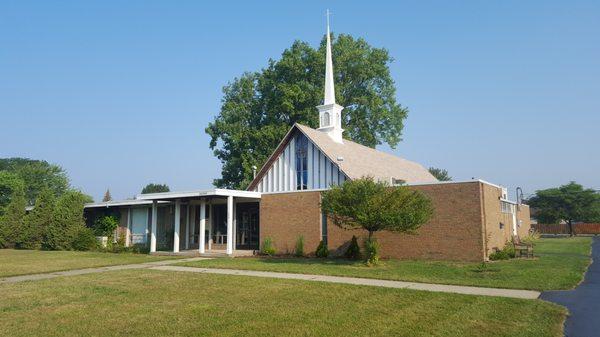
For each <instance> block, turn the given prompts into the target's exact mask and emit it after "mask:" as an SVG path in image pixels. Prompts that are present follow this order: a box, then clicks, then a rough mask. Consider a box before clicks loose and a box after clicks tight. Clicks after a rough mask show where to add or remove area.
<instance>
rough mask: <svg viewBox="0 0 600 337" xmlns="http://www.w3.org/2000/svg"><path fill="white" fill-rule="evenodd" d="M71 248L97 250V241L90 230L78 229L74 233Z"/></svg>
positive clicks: (85, 228)
mask: <svg viewBox="0 0 600 337" xmlns="http://www.w3.org/2000/svg"><path fill="white" fill-rule="evenodd" d="M71 247H72V248H73V249H74V250H92V249H96V248H98V241H97V240H96V236H95V235H94V232H93V231H92V229H91V228H87V227H80V228H78V229H77V231H76V233H75V236H74V240H73V242H72V243H71Z"/></svg>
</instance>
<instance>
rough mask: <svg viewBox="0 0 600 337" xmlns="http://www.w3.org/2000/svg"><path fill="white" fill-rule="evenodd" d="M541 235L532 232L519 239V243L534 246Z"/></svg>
mask: <svg viewBox="0 0 600 337" xmlns="http://www.w3.org/2000/svg"><path fill="white" fill-rule="evenodd" d="M540 237H541V235H540V233H539V232H537V231H535V230H532V231H531V232H530V233H529V234H527V235H525V236H524V237H522V238H521V242H523V243H527V244H534V243H535V242H537V241H538V240H539V239H540Z"/></svg>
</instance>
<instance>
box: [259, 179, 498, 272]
mask: <svg viewBox="0 0 600 337" xmlns="http://www.w3.org/2000/svg"><path fill="white" fill-rule="evenodd" d="M481 186H482V184H481V183H480V182H477V181H474V182H468V183H446V184H432V185H421V186H411V188H414V189H417V190H419V191H421V192H423V193H425V194H426V195H427V196H429V197H430V198H431V200H432V202H433V205H434V208H435V212H434V215H433V218H432V219H431V220H430V221H429V222H428V223H426V224H425V225H423V226H422V227H421V228H420V229H419V230H418V232H417V234H415V235H408V234H397V233H390V232H381V233H378V234H376V238H377V239H378V240H379V242H380V243H381V246H382V256H383V257H392V258H399V259H435V260H462V261H482V260H483V259H484V246H483V242H484V234H483V228H482V217H483V213H484V212H483V209H482V202H481V193H482V192H481ZM319 204H320V192H290V193H276V194H263V195H262V199H261V203H260V216H261V223H260V240H261V244H262V241H263V240H264V239H265V237H271V238H272V239H273V241H274V244H275V246H276V248H277V249H278V252H279V253H285V252H293V250H294V245H295V243H296V239H297V238H298V236H299V235H301V234H302V235H304V239H305V251H306V252H308V253H314V251H315V250H316V247H317V245H318V243H319V241H320V240H321V230H320V228H321V216H320V206H319ZM498 207H499V206H498ZM327 230H328V246H329V248H330V250H332V252H333V253H334V254H335V253H337V254H341V253H343V251H344V250H345V247H346V245H347V243H348V241H349V240H350V239H351V238H352V235H357V236H358V237H359V238H360V239H361V240H360V241H361V244H362V239H364V237H366V232H364V231H362V230H353V231H347V230H343V229H341V228H339V227H337V226H335V225H333V224H332V223H331V221H329V222H328V226H327Z"/></svg>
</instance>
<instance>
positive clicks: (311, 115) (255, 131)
mask: <svg viewBox="0 0 600 337" xmlns="http://www.w3.org/2000/svg"><path fill="white" fill-rule="evenodd" d="M332 48H333V58H334V72H335V82H336V101H337V103H338V104H340V105H342V106H344V107H345V109H344V113H343V120H342V127H343V128H344V129H345V130H346V132H345V134H344V135H345V137H347V138H349V139H351V140H353V141H355V142H358V143H361V144H364V145H366V146H370V147H375V146H376V145H378V144H381V143H387V144H389V145H390V146H391V147H395V146H396V145H397V144H398V142H399V141H400V140H401V135H402V129H403V127H404V119H405V118H406V116H407V113H408V110H407V109H406V108H404V107H402V106H401V105H400V104H398V103H397V102H396V89H395V87H394V81H393V80H392V78H391V76H390V71H389V64H390V63H391V62H392V58H391V57H390V56H389V54H388V51H387V50H385V49H382V48H373V47H372V46H370V45H369V44H368V43H367V42H366V41H365V40H364V39H362V38H358V39H356V38H354V37H352V36H350V35H344V34H342V35H339V36H338V37H337V38H336V39H334V42H333V46H332ZM324 72H325V38H323V40H322V41H321V44H320V46H319V48H318V49H315V48H313V47H311V46H310V45H309V44H308V43H306V42H302V41H296V42H294V43H293V44H292V46H291V47H290V48H288V49H286V50H285V51H284V52H283V54H282V56H281V59H279V60H269V64H268V66H267V67H266V68H265V69H262V70H260V71H257V72H249V73H245V74H243V75H242V76H241V77H239V78H236V79H234V80H233V82H231V83H230V84H228V85H227V86H225V87H224V89H223V93H224V97H223V100H222V106H221V111H220V114H219V115H218V116H217V117H216V118H215V120H214V121H213V122H212V123H210V124H209V126H208V127H207V128H206V133H208V135H210V137H211V141H210V147H211V149H213V150H214V153H215V155H216V156H217V158H219V159H220V160H221V162H222V164H223V167H222V172H221V174H222V176H221V178H220V179H215V181H214V184H215V186H217V187H226V188H245V187H246V186H247V185H248V184H249V183H250V181H251V180H252V167H253V166H259V167H260V166H261V165H262V164H263V163H264V162H265V161H266V159H267V157H268V156H269V155H270V154H271V152H272V151H273V150H274V149H275V147H276V146H277V144H278V143H279V142H280V141H281V139H282V138H283V136H284V135H285V133H286V132H287V131H288V130H289V128H290V126H291V125H293V124H294V123H296V122H298V123H302V124H306V125H308V126H310V127H313V128H316V127H318V113H317V110H316V108H315V106H317V105H319V104H321V103H322V101H323V85H324Z"/></svg>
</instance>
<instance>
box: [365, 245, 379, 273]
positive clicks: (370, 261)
mask: <svg viewBox="0 0 600 337" xmlns="http://www.w3.org/2000/svg"><path fill="white" fill-rule="evenodd" d="M379 250H380V246H379V242H377V240H376V239H375V238H368V239H366V240H365V255H366V256H365V258H366V260H365V263H366V264H367V265H368V266H376V265H378V264H379Z"/></svg>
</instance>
